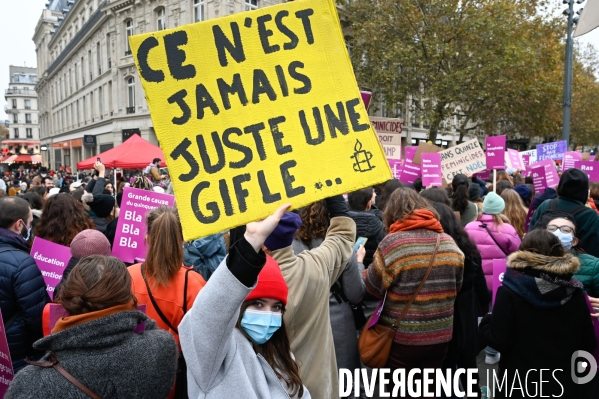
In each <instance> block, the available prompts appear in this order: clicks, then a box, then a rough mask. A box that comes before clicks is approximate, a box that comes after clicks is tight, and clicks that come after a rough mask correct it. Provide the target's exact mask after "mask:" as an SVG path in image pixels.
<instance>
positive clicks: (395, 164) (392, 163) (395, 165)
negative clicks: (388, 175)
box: [387, 159, 403, 180]
mask: <svg viewBox="0 0 599 399" xmlns="http://www.w3.org/2000/svg"><path fill="white" fill-rule="evenodd" d="M387 161H388V162H389V167H390V168H391V171H392V172H393V177H394V178H396V179H398V180H399V177H400V176H401V171H402V169H403V167H402V165H403V160H399V159H387Z"/></svg>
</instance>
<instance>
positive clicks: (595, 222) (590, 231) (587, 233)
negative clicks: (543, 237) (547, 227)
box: [528, 197, 599, 257]
mask: <svg viewBox="0 0 599 399" xmlns="http://www.w3.org/2000/svg"><path fill="white" fill-rule="evenodd" d="M550 201H551V200H547V201H545V202H543V203H542V204H541V205H540V206H539V208H538V209H537V210H536V212H535V213H534V215H533V216H532V220H531V221H530V228H529V229H528V231H532V230H533V229H534V228H535V225H536V224H537V223H538V221H539V219H540V218H541V215H542V214H543V212H545V211H546V210H547V209H549V202H550ZM581 205H584V204H583V203H582V202H579V201H575V200H572V199H570V198H565V197H560V198H558V200H557V209H559V210H562V211H565V212H572V211H573V210H574V209H576V208H577V207H579V206H581ZM574 219H575V220H576V237H578V246H579V247H580V248H582V249H584V251H585V252H586V253H587V254H589V255H593V256H596V257H599V215H598V214H597V212H596V211H595V210H594V209H591V208H587V210H585V211H583V212H581V213H579V214H578V215H576V216H575V217H574Z"/></svg>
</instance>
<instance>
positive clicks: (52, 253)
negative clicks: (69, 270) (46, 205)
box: [30, 237, 71, 299]
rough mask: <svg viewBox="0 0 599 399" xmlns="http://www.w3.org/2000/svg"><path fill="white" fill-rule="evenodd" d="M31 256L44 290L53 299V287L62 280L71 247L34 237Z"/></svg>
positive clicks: (69, 257) (69, 258)
mask: <svg viewBox="0 0 599 399" xmlns="http://www.w3.org/2000/svg"><path fill="white" fill-rule="evenodd" d="M30 253H31V257H32V258H33V259H34V260H35V263H36V265H37V267H38V268H39V269H40V271H41V272H42V277H43V278H44V283H46V291H48V295H50V299H54V288H56V286H57V285H58V283H60V281H61V280H62V274H63V273H64V269H65V268H66V267H67V265H68V264H69V260H71V249H70V248H69V247H65V246H63V245H58V244H55V243H53V242H51V241H47V240H44V239H43V238H39V237H35V238H34V239H33V245H32V246H31V252H30Z"/></svg>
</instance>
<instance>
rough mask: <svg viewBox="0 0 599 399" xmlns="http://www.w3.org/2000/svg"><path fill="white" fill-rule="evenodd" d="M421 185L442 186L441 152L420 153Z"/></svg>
mask: <svg viewBox="0 0 599 399" xmlns="http://www.w3.org/2000/svg"><path fill="white" fill-rule="evenodd" d="M420 163H421V165H420V166H421V170H422V185H423V186H425V187H429V186H430V187H432V186H442V185H443V172H442V171H441V154H439V153H431V152H423V153H422V154H420Z"/></svg>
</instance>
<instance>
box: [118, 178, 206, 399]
mask: <svg viewBox="0 0 599 399" xmlns="http://www.w3.org/2000/svg"><path fill="white" fill-rule="evenodd" d="M144 179H145V178H144ZM146 225H147V228H148V230H147V233H146V241H147V244H148V252H147V254H146V259H145V262H143V263H138V264H135V265H133V266H130V267H129V268H128V270H129V274H131V283H132V290H133V294H134V295H135V297H136V298H137V302H138V303H139V304H145V305H146V314H147V315H148V316H149V317H150V318H151V319H153V320H154V321H156V324H157V325H158V327H160V328H162V329H164V330H167V331H168V332H170V333H171V334H172V336H173V338H175V341H176V342H177V345H179V331H178V326H179V323H181V320H182V319H183V316H185V313H186V312H187V311H188V310H189V309H191V306H192V305H193V302H194V301H195V299H196V296H197V295H198V294H199V292H200V290H201V289H202V288H203V287H204V285H206V282H205V281H204V279H203V278H202V276H201V275H200V274H199V273H196V272H193V269H191V268H188V267H185V266H184V265H183V234H182V231H181V222H180V221H179V214H178V213H177V210H176V209H174V208H170V207H167V206H161V207H159V208H156V209H153V210H151V211H150V212H148V215H147V216H146ZM190 272H191V273H190ZM180 350H181V348H180V347H179V351H180ZM181 359H182V358H181ZM183 365H184V362H183V361H182V360H180V367H179V370H178V371H177V381H176V385H177V393H175V392H174V391H173V392H171V396H169V397H170V398H174V397H180V396H179V395H180V394H182V392H181V390H183V391H186V390H187V384H186V381H187V379H186V370H183V369H184V368H185V367H184V366H183ZM175 395H176V396H175Z"/></svg>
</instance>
